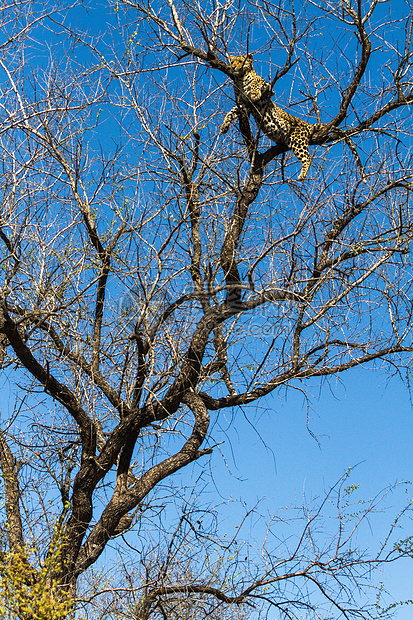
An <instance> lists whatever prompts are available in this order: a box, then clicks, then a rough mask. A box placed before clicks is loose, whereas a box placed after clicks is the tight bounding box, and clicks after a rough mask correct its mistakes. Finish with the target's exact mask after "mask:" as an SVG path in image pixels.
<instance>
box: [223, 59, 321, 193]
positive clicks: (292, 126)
mask: <svg viewBox="0 0 413 620" xmlns="http://www.w3.org/2000/svg"><path fill="white" fill-rule="evenodd" d="M229 62H230V66H231V69H232V72H233V76H234V83H235V90H236V92H237V94H238V104H237V105H235V106H234V107H233V108H232V110H230V112H228V114H227V115H226V117H225V119H224V122H223V123H222V125H221V129H220V133H221V134H225V133H226V132H227V131H228V129H229V127H230V126H231V124H232V123H233V122H234V120H235V119H236V118H239V116H240V114H241V113H242V109H241V107H240V106H243V107H244V109H245V110H246V112H247V114H248V115H250V114H252V116H253V118H254V120H255V122H256V124H257V126H258V128H259V129H260V130H261V131H262V132H263V133H264V134H265V135H266V136H268V137H269V138H270V139H271V140H272V141H273V142H275V143H276V144H279V145H282V146H285V147H287V148H288V149H291V150H292V151H293V153H294V155H295V156H296V157H297V159H298V161H299V162H300V163H301V172H300V175H299V177H298V180H299V181H301V180H303V179H305V178H306V176H307V174H308V171H309V168H310V165H311V158H310V153H309V150H308V144H309V141H310V139H311V136H312V134H313V133H314V131H315V130H316V129H319V128H320V126H321V125H320V124H316V125H313V124H311V123H307V121H304V120H302V119H300V118H298V117H297V116H293V115H292V114H289V113H288V112H286V111H285V110H283V109H281V108H279V107H278V106H276V105H275V103H274V102H273V101H271V97H272V96H273V95H274V90H273V87H272V84H270V83H269V82H267V81H266V80H264V78H262V77H261V76H260V75H258V74H257V73H256V72H255V69H254V66H253V55H252V54H246V55H244V56H230V57H229Z"/></svg>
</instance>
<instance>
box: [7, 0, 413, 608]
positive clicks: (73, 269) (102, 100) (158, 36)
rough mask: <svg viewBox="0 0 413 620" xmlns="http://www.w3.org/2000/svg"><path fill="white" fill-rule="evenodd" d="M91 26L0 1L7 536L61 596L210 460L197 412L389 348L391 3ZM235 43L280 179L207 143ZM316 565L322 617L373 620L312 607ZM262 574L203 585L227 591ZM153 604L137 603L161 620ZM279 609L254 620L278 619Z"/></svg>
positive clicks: (257, 133) (401, 160)
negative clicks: (9, 395) (263, 99)
mask: <svg viewBox="0 0 413 620" xmlns="http://www.w3.org/2000/svg"><path fill="white" fill-rule="evenodd" d="M73 10H74V11H75V10H80V9H76V7H75V8H74V9H73ZM109 11H110V15H109V16H108V18H107V19H108V22H109V31H110V32H109V33H108V34H106V35H105V36H104V35H101V36H98V35H96V36H94V37H93V36H91V35H88V34H87V33H86V31H81V29H80V27H79V28H77V27H76V26H75V25H73V23H74V22H72V17H71V16H72V12H71V9H68V11H67V13H64V14H63V13H62V12H60V11H59V10H58V8H56V9H53V10H52V9H47V8H46V9H45V11H44V12H43V13H41V14H38V15H37V14H35V13H34V12H33V7H31V6H30V4H25V3H21V4H19V5H18V6H14V5H13V6H5V7H3V9H2V25H3V32H4V37H5V42H4V44H3V45H2V46H1V47H0V53H1V57H0V67H1V72H2V92H3V98H2V107H3V111H4V114H3V127H2V134H1V140H2V142H1V149H2V161H3V175H2V186H3V187H2V190H3V191H2V196H3V198H2V216H1V229H0V238H1V242H2V262H1V265H2V274H3V285H2V297H1V315H0V333H1V338H2V339H1V348H2V360H3V370H4V373H5V375H4V376H5V377H7V381H8V382H10V384H11V385H14V386H15V390H16V404H15V407H14V409H13V411H14V413H13V414H12V413H10V416H9V420H8V421H7V423H6V424H3V433H2V436H1V442H0V453H1V467H2V471H3V477H4V478H5V487H4V493H5V510H6V516H7V519H8V528H7V539H8V542H7V544H8V552H9V553H10V552H13V551H15V550H16V549H23V548H24V545H25V542H26V541H27V540H28V539H29V540H30V541H32V544H33V542H34V546H35V547H36V548H37V549H38V550H39V554H40V555H39V557H38V559H37V560H36V561H33V562H32V563H31V568H32V572H31V575H30V581H31V580H34V581H36V574H37V575H38V574H39V573H38V571H39V566H41V565H42V561H43V559H42V558H44V557H48V554H49V555H50V553H51V550H53V549H54V548H55V547H56V541H63V542H61V544H60V542H59V545H58V548H59V562H58V563H57V565H56V564H54V565H53V575H52V578H53V583H56V584H58V587H59V588H61V589H62V590H64V591H65V592H66V591H67V592H69V593H70V596H72V597H73V598H75V597H76V584H77V581H78V578H79V577H80V576H81V575H83V574H84V573H85V571H87V569H88V568H90V567H91V566H93V565H94V564H95V562H96V561H97V560H98V559H99V558H100V556H101V554H102V553H103V551H104V550H105V549H106V548H107V545H108V543H109V542H110V541H112V540H113V539H115V540H118V538H117V537H118V536H120V534H122V532H124V531H127V530H128V529H130V528H131V527H133V526H135V527H138V524H139V523H140V522H141V520H142V518H143V516H142V515H143V514H145V513H146V512H147V511H148V510H149V511H151V510H152V508H151V506H152V502H155V505H156V498H157V497H158V501H159V493H161V491H160V489H163V484H166V485H167V486H168V485H169V484H170V483H169V479H170V478H171V477H173V474H174V473H176V472H178V471H179V470H181V469H183V468H185V467H187V466H188V465H189V464H191V463H193V462H195V461H197V460H198V459H201V457H205V456H206V455H209V454H211V453H212V452H213V447H214V438H213V436H212V435H211V434H210V430H209V428H210V417H211V415H212V416H214V419H215V416H217V415H218V414H219V412H221V411H223V410H225V409H228V408H233V407H238V406H241V405H243V406H244V405H247V404H250V403H256V402H257V401H259V400H260V399H262V398H263V397H265V396H266V395H268V394H270V393H272V392H274V391H275V390H277V388H280V387H281V386H284V387H285V386H289V385H294V382H297V381H300V382H305V380H307V379H309V378H314V377H321V378H327V377H328V376H330V375H336V374H337V373H341V372H344V371H345V370H348V369H349V368H353V367H356V366H359V365H362V364H365V363H367V362H372V361H380V362H382V363H388V364H390V365H391V367H392V368H401V367H403V365H404V364H407V363H408V362H409V360H410V356H411V352H412V350H413V348H412V346H411V313H412V308H411V302H410V298H411V295H412V291H411V288H412V280H411V274H410V270H409V268H408V266H407V264H406V255H407V254H408V252H409V246H410V241H411V234H412V233H411V220H410V213H409V198H410V189H411V175H412V162H411V153H410V138H411V128H410V122H409V120H410V118H409V112H410V109H409V108H408V105H409V104H410V103H411V102H412V101H413V90H412V88H413V81H412V67H411V25H412V20H411V12H410V4H409V3H408V2H406V3H405V4H404V12H403V14H401V15H400V14H399V13H398V14H397V16H395V17H393V16H392V14H391V5H390V3H385V2H379V1H378V0H370V1H369V2H361V1H358V2H356V1H350V0H341V2H322V3H317V2H307V3H304V5H303V8H302V10H301V11H300V13H299V14H295V13H294V10H293V5H292V4H290V3H288V2H286V3H284V2H275V3H272V2H246V3H244V2H243V3H239V2H235V1H232V0H231V1H228V2H225V3H220V2H215V1H213V2H211V3H204V2H203V3H197V2H187V1H186V0H177V1H176V2H175V3H174V2H173V0H168V2H167V3H162V2H160V3H156V2H145V3H140V2H132V1H129V0H123V2H122V3H119V4H117V5H116V6H115V7H113V9H112V8H110V9H109V7H108V12H109ZM115 18H116V19H117V20H118V21H117V22H115ZM73 19H74V18H73ZM320 32H323V33H324V35H322V34H320ZM332 32H334V37H333V36H331V34H330V33H332ZM63 34H66V37H65V38H63V39H62V35H63ZM109 34H110V36H109ZM63 40H64V42H62V41H63ZM33 42H36V44H34V43H33ZM339 43H341V45H340V53H339V52H338V44H339ZM248 51H253V52H254V53H255V61H256V69H257V72H258V73H260V74H261V75H262V76H263V77H265V78H266V79H267V74H270V75H269V77H268V81H270V82H271V84H272V85H273V88H274V90H275V91H276V93H277V97H276V100H277V105H279V106H280V107H281V108H288V110H289V112H292V113H293V114H295V115H298V116H300V115H301V116H302V117H304V118H305V119H306V120H308V121H309V122H311V123H313V122H314V124H315V125H316V127H315V128H314V131H313V133H312V137H311V144H312V145H313V146H315V147H316V148H315V149H314V159H313V163H312V168H311V170H310V175H309V177H308V178H307V180H306V181H304V182H301V183H299V184H298V183H296V182H294V180H293V179H294V174H295V165H296V164H295V161H294V160H292V161H291V162H290V160H288V159H287V157H286V156H285V155H286V152H287V151H288V149H287V147H286V146H285V144H282V143H280V144H275V145H271V144H270V143H269V142H268V141H267V139H266V138H265V136H263V135H262V132H261V130H260V128H259V127H258V128H257V129H255V128H254V126H251V124H250V121H249V118H248V114H247V113H240V115H239V128H237V127H234V128H233V129H231V131H230V132H229V133H228V135H227V136H226V137H225V138H224V137H223V136H222V135H220V132H219V128H220V126H221V124H222V121H223V118H224V116H225V114H226V112H227V111H228V110H230V109H231V107H232V106H233V102H232V99H233V92H232V90H231V84H232V83H233V80H234V78H235V77H236V76H235V75H234V72H233V69H232V68H231V66H230V65H229V63H228V55H229V54H230V53H235V54H237V53H246V52H248ZM46 53H47V54H46ZM28 64H29V65H30V66H31V68H32V71H31V72H28V70H27V66H28ZM227 78H228V79H227ZM281 89H282V90H284V91H288V92H289V93H290V96H289V98H287V97H285V96H282V95H280V94H279V93H280V92H281ZM235 97H236V103H238V105H241V104H240V100H239V93H238V92H237V91H236V92H235ZM241 112H242V110H241ZM244 112H248V110H244ZM280 156H282V157H280ZM16 459H17V460H16ZM165 480H166V481H167V482H166V483H164V482H163V481H165ZM162 492H163V491H162ZM161 494H162V493H161ZM166 497H167V498H168V497H169V496H168V494H166ZM164 501H165V502H166V501H168V500H167V499H165V500H164ZM49 502H50V504H49ZM32 508H33V510H32ZM155 512H156V511H155ZM5 531H6V530H5ZM138 531H139V529H138ZM305 531H306V532H308V530H305ZM297 549H300V547H297ZM342 550H343V553H344V548H343V547H342V546H341V542H340V543H338V544H337V546H336V547H335V554H334V558H335V561H337V562H339V563H341V564H340V566H341V567H345V568H346V569H347V568H348V570H350V572H351V570H353V569H354V567H356V566H358V560H357V561H355V562H354V563H352V564H351V565H349V567H347V565H346V563H345V557H346V556H345V554H344V555H341V553H342ZM405 552H407V551H406V548H405V547H399V548H398V554H399V555H400V554H402V553H405ZM4 553H6V552H4ZM396 555H397V554H396ZM3 557H4V558H5V561H6V559H7V553H6V555H5V556H3ZM286 557H288V560H285V562H286V566H287V564H288V563H289V562H290V564H291V563H292V564H294V562H295V560H296V556H295V555H294V554H293V555H291V556H286ZM323 557H324V556H322V555H321V556H320V555H319V554H318V553H317V552H314V555H313V557H312V559H308V562H307V565H306V566H307V568H302V569H300V570H301V571H302V574H303V575H304V573H305V577H308V579H310V581H311V582H312V583H314V584H315V586H316V587H317V588H319V590H320V591H321V592H322V593H323V595H325V597H326V599H327V600H329V601H330V602H331V604H332V605H334V604H335V605H336V610H338V613H341V614H342V617H346V618H350V617H358V618H360V617H361V618H367V617H372V615H371V614H372V613H373V612H371V608H369V607H368V606H366V607H363V605H362V606H361V607H357V608H354V607H353V603H352V602H351V601H350V598H349V599H347V600H346V602H344V603H343V602H342V601H341V598H340V596H341V592H340V588H339V587H338V593H337V597H338V599H337V601H335V599H334V596H335V594H334V592H331V593H330V592H329V591H328V590H325V592H324V590H323V588H324V586H323V579H324V578H327V577H328V576H331V575H332V576H333V578H334V575H335V573H334V571H332V569H331V565H330V564H329V563H328V562H327V561H326V560H325V559H323ZM388 557H390V556H386V558H388ZM391 557H392V558H393V556H391ZM320 558H321V559H320ZM381 560H382V556H381V555H380V554H379V555H375V556H373V558H372V560H371V565H373V564H374V565H375V566H376V565H379V564H380V561H381ZM28 561H29V560H28ZM386 561H387V560H386ZM282 562H284V560H283V561H282ZM368 565H369V564H368V562H367V563H366V564H363V566H364V568H366V567H367V566H368ZM278 566H279V565H278V564H277V563H274V564H271V563H270V565H269V568H268V569H265V570H264V572H262V574H260V575H258V576H254V577H253V578H252V580H251V581H250V582H248V583H245V585H244V586H242V587H241V585H239V588H238V590H237V591H235V590H234V586H233V584H231V588H232V590H231V593H230V594H226V593H225V588H221V589H220V588H219V587H218V585H217V584H216V583H215V584H214V585H213V586H211V588H215V590H214V591H212V589H211V590H210V591H209V592H208V593H207V594H208V595H209V596H212V597H215V599H216V600H217V601H220V602H224V603H227V604H230V603H233V604H238V603H240V602H244V601H245V600H246V599H247V598H248V597H249V596H250V595H251V596H252V595H254V596H258V592H257V591H258V590H259V589H261V590H265V588H266V587H267V586H268V585H269V584H273V583H274V582H275V581H277V579H278V577H277V579H276V578H275V576H274V575H275V573H277V571H278V570H279V568H278ZM283 566H284V565H283ZM283 570H284V572H283V580H284V581H288V580H289V582H293V581H294V579H295V578H296V576H297V574H296V571H295V570H293V569H291V570H290V568H288V569H284V568H283ZM36 571H37V572H36ZM268 571H269V572H268ZM303 571H304V572H303ZM314 573H315V574H314ZM277 574H278V573H277ZM300 574H301V573H300ZM174 575H175V573H172V574H171V573H170V574H169V575H167V577H168V585H164V581H162V580H161V581H160V582H159V583H156V584H155V585H154V586H152V585H151V587H150V588H149V589H148V591H147V593H146V599H144V600H143V602H142V601H141V607H139V613H138V616H137V617H139V618H142V619H144V618H145V620H146V618H147V617H149V615H150V614H151V613H152V611H153V604H154V602H155V601H158V602H159V597H160V596H161V595H162V596H164V595H167V594H173V595H174V596H175V595H176V594H177V593H188V592H190V593H191V594H199V591H198V590H196V587H195V585H196V584H195V585H194V582H193V580H192V579H190V581H191V584H189V585H188V584H187V583H185V579H184V580H183V581H182V579H178V581H177V582H176V583H178V584H180V585H179V586H177V585H176V584H175V585H173V584H172V585H171V582H170V579H173V578H174ZM310 575H311V577H310ZM353 575H356V572H353ZM151 579H152V577H151ZM246 579H247V578H246ZM155 581H156V578H155ZM158 581H159V580H158ZM247 581H248V580H247ZM151 583H152V582H151ZM165 583H166V582H165ZM202 587H204V586H202ZM168 588H172V589H173V590H168ZM179 588H182V589H181V590H179ZM202 593H205V592H204V591H203V592H202ZM260 595H261V594H260ZM276 596H277V594H276V593H275V594H274V597H275V598H276ZM291 596H292V595H291ZM275 598H274V599H273V600H275ZM168 600H169V603H166V602H165V601H164V602H163V603H162V605H161V604H160V603H159V604H158V606H157V607H156V606H155V607H156V613H160V614H161V615H163V617H166V616H169V615H174V614H173V613H172V612H171V610H170V607H169V605H170V604H171V600H172V599H171V598H169V599H168ZM288 600H289V601H290V603H288V602H285V604H284V602H283V604H282V605H281V604H280V605H279V606H278V610H279V612H280V615H281V616H282V615H284V616H285V617H293V616H292V615H291V613H290V611H289V606H290V604H291V600H293V599H291V597H290V599H288ZM306 608H308V610H309V611H311V610H312V612H313V613H314V614H315V617H317V614H318V612H317V608H316V605H315V604H308V605H306ZM162 609H163V610H165V612H163V611H162ZM179 613H181V612H179ZM331 613H335V612H331ZM369 614H370V615H369ZM206 615H207V614H206ZM318 617H320V616H318ZM337 617H339V616H337Z"/></svg>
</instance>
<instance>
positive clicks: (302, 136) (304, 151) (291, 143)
mask: <svg viewBox="0 0 413 620" xmlns="http://www.w3.org/2000/svg"><path fill="white" fill-rule="evenodd" d="M308 142H309V133H308V132H305V131H303V129H301V128H300V130H299V131H295V132H292V133H291V135H290V138H289V140H288V144H287V146H288V147H289V148H290V149H291V150H292V151H293V153H294V155H295V156H296V158H297V159H298V161H299V162H300V163H301V172H300V176H299V177H298V179H297V180H298V181H302V180H303V179H305V177H306V176H307V174H308V171H309V169H310V166H311V157H310V153H309V150H308Z"/></svg>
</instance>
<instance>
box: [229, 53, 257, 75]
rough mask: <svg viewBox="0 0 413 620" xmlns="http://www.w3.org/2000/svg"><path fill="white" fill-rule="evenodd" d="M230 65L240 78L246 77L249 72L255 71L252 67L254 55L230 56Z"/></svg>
mask: <svg viewBox="0 0 413 620" xmlns="http://www.w3.org/2000/svg"><path fill="white" fill-rule="evenodd" d="M229 64H230V65H231V69H232V70H233V71H234V73H235V74H236V75H238V76H241V75H245V74H246V73H248V72H249V71H253V70H254V67H253V66H252V54H246V55H245V56H230V57H229Z"/></svg>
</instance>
